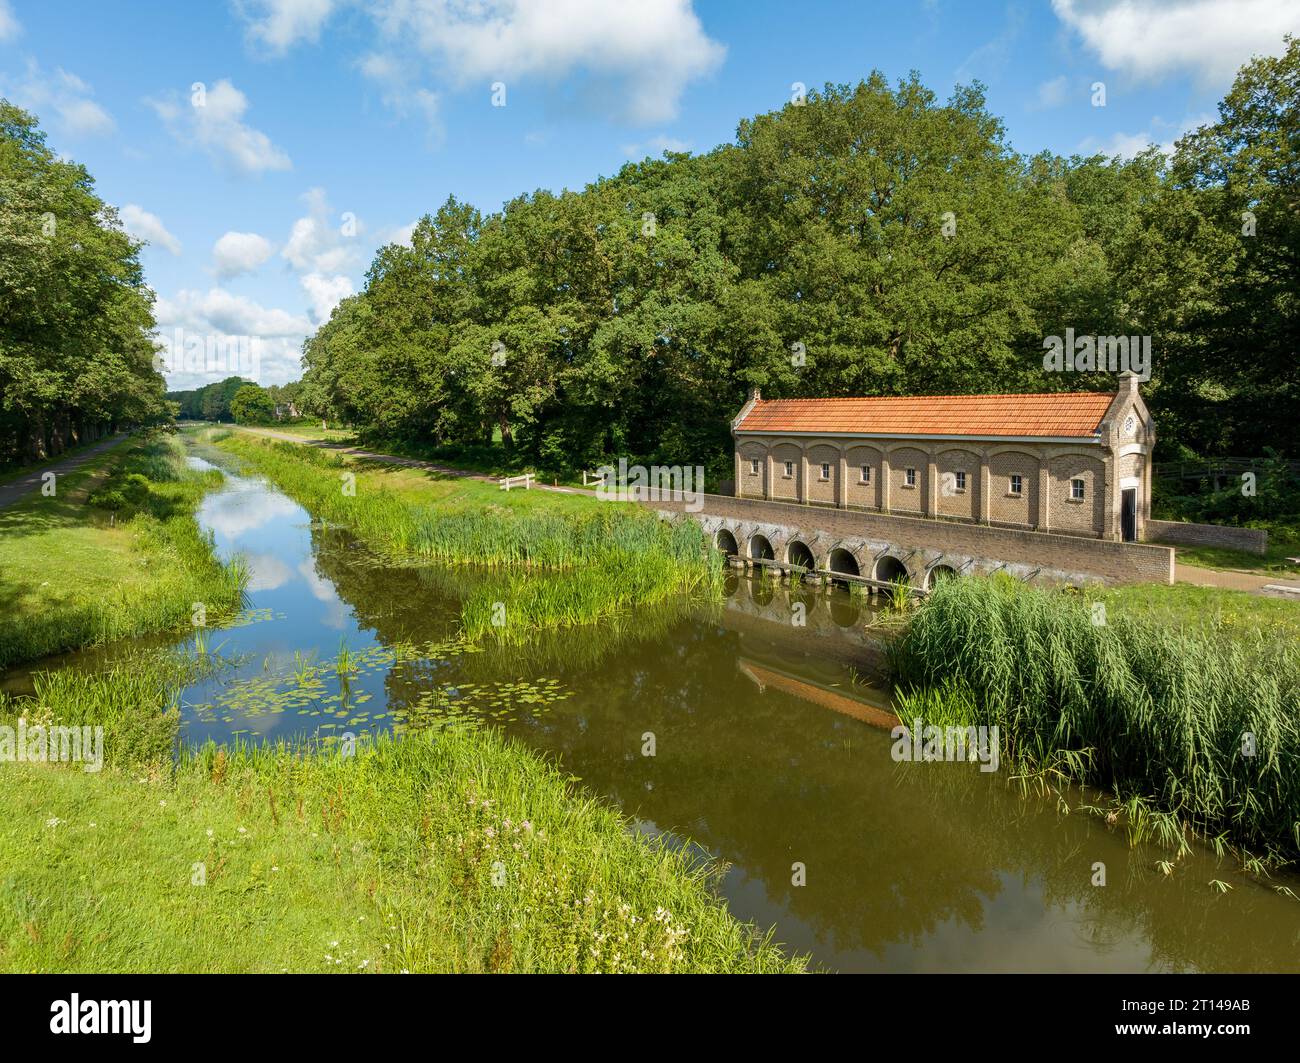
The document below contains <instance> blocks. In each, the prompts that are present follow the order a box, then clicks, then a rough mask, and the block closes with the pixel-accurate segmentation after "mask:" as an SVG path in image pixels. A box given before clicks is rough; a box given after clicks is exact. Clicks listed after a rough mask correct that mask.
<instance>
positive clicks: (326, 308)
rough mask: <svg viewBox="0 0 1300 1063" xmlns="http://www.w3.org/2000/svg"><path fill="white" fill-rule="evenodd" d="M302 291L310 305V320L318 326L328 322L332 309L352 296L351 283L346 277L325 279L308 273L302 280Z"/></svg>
mask: <svg viewBox="0 0 1300 1063" xmlns="http://www.w3.org/2000/svg"><path fill="white" fill-rule="evenodd" d="M302 287H303V291H305V292H306V293H307V299H308V301H309V302H310V303H311V316H312V320H313V321H315V322H317V323H318V324H319V323H320V322H322V321H326V320H328V318H329V316H330V314H331V313H333V311H334V308H335V307H336V306H338V305H339V303H341V302H342V301H343V300H344V299H346V298H347V297H348V296H349V295H351V294H352V290H353V289H352V281H351V280H349V279H348V278H347V277H344V276H342V275H341V274H340V275H339V276H335V277H326V276H324V275H323V274H320V273H308V274H307V275H306V276H305V277H303V278H302Z"/></svg>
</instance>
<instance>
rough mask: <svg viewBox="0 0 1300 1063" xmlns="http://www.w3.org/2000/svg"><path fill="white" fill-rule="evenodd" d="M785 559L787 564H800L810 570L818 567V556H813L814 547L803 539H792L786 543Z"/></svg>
mask: <svg viewBox="0 0 1300 1063" xmlns="http://www.w3.org/2000/svg"><path fill="white" fill-rule="evenodd" d="M785 560H786V563H787V564H790V565H799V566H801V567H802V568H806V569H807V570H808V571H809V572H811V571H813V570H814V569H815V568H816V567H817V561H816V558H814V557H813V552H812V548H811V547H810V546H809V545H808V544H807V543H805V542H804V541H803V540H802V539H791V540H790V541H789V543H787V544H786V548H785Z"/></svg>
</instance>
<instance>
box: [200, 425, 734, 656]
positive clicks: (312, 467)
mask: <svg viewBox="0 0 1300 1063" xmlns="http://www.w3.org/2000/svg"><path fill="white" fill-rule="evenodd" d="M208 441H210V442H216V444H217V445H218V446H219V447H220V448H221V449H222V450H225V451H227V452H229V453H231V454H233V455H234V456H236V457H237V458H239V460H240V461H241V462H242V463H244V464H245V465H246V466H247V467H248V468H250V469H252V470H255V471H256V472H258V473H260V474H262V475H264V476H266V477H267V478H268V479H270V480H271V481H272V482H273V483H275V485H276V486H277V487H279V488H280V489H281V490H283V491H285V492H286V493H287V494H289V495H290V496H291V497H292V498H294V499H295V500H296V501H297V502H299V503H300V504H301V505H303V506H304V507H305V508H306V509H308V510H309V511H310V512H311V513H312V514H313V515H314V516H316V517H318V518H320V519H323V520H325V521H328V522H331V523H335V524H339V525H342V526H343V527H346V528H348V529H349V530H350V531H351V532H353V533H354V534H355V535H357V536H358V537H359V538H360V539H362V540H363V541H364V542H365V543H366V544H367V545H368V546H370V547H371V548H373V549H375V550H377V551H379V552H380V553H382V554H384V555H386V556H388V557H390V558H392V559H393V560H395V561H400V562H406V563H410V562H412V561H414V562H419V563H431V562H432V563H438V564H445V565H474V566H478V567H480V568H483V569H486V570H489V571H490V572H492V573H493V575H492V576H491V578H489V579H488V580H487V581H485V583H484V584H483V585H482V586H480V587H479V588H477V589H476V590H475V591H474V592H473V593H472V594H471V595H470V597H469V598H468V599H467V600H466V602H465V604H464V608H463V612H462V621H463V623H464V627H465V630H466V634H467V635H468V636H470V637H471V638H478V637H480V636H484V635H492V636H495V637H497V638H501V639H504V640H507V641H511V640H519V639H524V638H527V637H529V635H530V633H531V632H535V631H537V630H539V629H545V628H562V627H569V626H573V625H579V624H589V623H593V622H595V621H598V620H604V619H608V618H611V617H614V616H617V615H619V614H620V613H623V612H625V611H627V610H628V609H630V608H632V607H635V606H645V605H655V604H658V603H661V602H664V601H666V600H668V599H669V598H672V597H675V596H679V595H687V594H697V593H699V594H707V595H709V596H712V597H716V595H717V593H718V592H719V590H720V588H721V582H722V564H721V559H720V558H719V557H718V556H717V555H716V552H715V551H712V550H710V549H709V543H708V540H707V538H706V536H705V535H704V532H703V531H702V530H701V529H700V528H699V526H698V525H696V524H694V523H692V522H688V521H683V522H678V523H669V522H665V521H663V520H660V519H659V518H658V517H657V516H656V515H654V514H652V513H649V512H646V511H643V510H641V509H638V508H636V507H634V506H622V505H615V504H613V503H608V504H607V503H600V502H597V501H595V500H594V499H592V500H588V499H575V498H574V497H573V496H567V495H550V494H547V493H544V492H539V491H533V492H528V493H527V497H526V498H521V497H519V496H520V495H522V494H523V492H515V497H514V498H509V499H507V498H503V497H498V493H497V490H496V488H495V485H493V484H484V483H482V482H480V481H473V480H464V481H456V482H455V484H454V485H453V486H452V487H451V488H447V486H446V484H445V482H444V483H441V484H439V485H438V487H439V488H441V490H440V491H439V492H438V495H437V497H434V498H432V499H431V498H429V497H421V495H420V493H419V492H418V491H406V492H399V491H395V490H390V489H388V488H387V487H385V486H384V485H383V484H382V483H381V482H380V479H381V475H382V474H381V473H379V472H376V471H374V470H370V469H367V468H366V466H365V465H364V464H363V463H362V464H359V463H356V462H352V461H349V460H347V459H345V458H343V457H342V456H340V455H338V454H334V453H330V452H328V451H322V450H319V449H315V448H311V447H306V446H302V445H300V444H295V443H285V442H274V441H267V440H262V439H257V438H254V437H250V436H247V435H242V434H235V435H230V436H225V437H220V438H218V439H215V440H208ZM347 477H351V478H353V479H352V480H351V481H349V482H350V483H351V484H352V486H353V488H354V489H353V490H351V491H345V490H342V489H341V484H342V483H343V482H344V480H345V478H347ZM432 493H433V492H432V488H430V494H432Z"/></svg>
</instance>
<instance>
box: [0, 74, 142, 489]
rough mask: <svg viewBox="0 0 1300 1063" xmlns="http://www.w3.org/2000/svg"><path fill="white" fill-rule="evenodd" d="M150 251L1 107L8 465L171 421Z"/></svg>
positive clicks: (4, 452) (26, 119)
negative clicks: (145, 263)
mask: <svg viewBox="0 0 1300 1063" xmlns="http://www.w3.org/2000/svg"><path fill="white" fill-rule="evenodd" d="M139 249H140V245H139V244H138V243H137V242H135V241H133V240H132V239H131V238H130V237H129V236H127V234H126V233H125V232H123V231H122V228H121V226H120V225H119V223H118V219H117V214H116V211H115V210H114V209H113V208H112V207H110V206H109V205H108V204H106V203H105V202H104V201H103V200H102V199H100V198H99V197H98V196H97V195H96V194H95V191H94V182H93V181H92V179H91V177H90V175H89V174H88V173H87V172H86V170H85V168H84V167H82V166H80V165H78V164H76V163H73V162H68V161H65V160H63V159H61V158H59V157H58V156H56V155H55V154H54V152H52V151H51V150H50V149H49V148H48V147H46V145H45V135H44V134H43V133H42V132H41V130H40V129H39V128H38V126H37V124H36V120H35V119H34V118H33V117H32V116H31V115H29V114H27V113H26V112H24V111H21V110H19V109H18V108H17V107H14V106H12V105H11V104H9V103H8V102H7V101H5V100H3V99H0V465H5V464H12V463H19V464H21V463H23V462H31V461H38V460H41V459H43V458H45V457H47V456H49V455H57V454H59V453H61V452H62V451H63V450H65V449H66V448H67V447H69V446H74V445H76V444H78V443H82V442H86V441H88V440H90V439H94V438H97V437H98V436H100V435H102V434H103V433H104V432H106V431H109V430H112V429H114V428H116V427H119V426H122V425H128V424H148V423H155V422H159V421H162V420H165V419H166V417H167V413H168V410H167V406H166V404H165V403H164V401H163V380H162V376H161V375H160V374H159V372H158V370H157V368H156V364H155V363H156V351H155V347H154V343H153V341H152V340H151V338H150V333H151V332H152V331H153V328H154V318H153V295H152V293H151V292H150V291H149V289H148V288H146V287H145V284H144V278H143V275H142V273H141V270H140V262H139V257H138V255H139Z"/></svg>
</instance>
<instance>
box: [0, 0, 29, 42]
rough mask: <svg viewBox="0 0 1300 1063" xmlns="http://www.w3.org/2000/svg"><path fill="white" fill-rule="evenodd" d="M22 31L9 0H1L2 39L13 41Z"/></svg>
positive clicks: (0, 27) (0, 28)
mask: <svg viewBox="0 0 1300 1063" xmlns="http://www.w3.org/2000/svg"><path fill="white" fill-rule="evenodd" d="M22 31H23V28H22V26H20V25H19V24H18V17H17V16H16V15H15V14H14V9H13V8H12V7H10V6H9V0H0V41H11V40H13V39H14V38H15V37H17V36H18V34H20V33H21V32H22Z"/></svg>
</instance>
